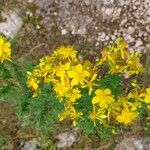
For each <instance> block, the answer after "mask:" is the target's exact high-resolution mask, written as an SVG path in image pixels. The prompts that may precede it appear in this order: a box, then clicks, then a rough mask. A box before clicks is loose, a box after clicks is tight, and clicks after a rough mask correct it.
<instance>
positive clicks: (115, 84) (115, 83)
mask: <svg viewBox="0 0 150 150" xmlns="http://www.w3.org/2000/svg"><path fill="white" fill-rule="evenodd" d="M98 86H99V87H100V88H104V89H105V88H109V89H110V90H111V92H112V94H113V95H114V96H115V98H117V97H118V96H120V95H121V94H122V87H121V76H120V75H119V74H107V75H106V76H104V78H102V79H100V80H99V83H98Z"/></svg>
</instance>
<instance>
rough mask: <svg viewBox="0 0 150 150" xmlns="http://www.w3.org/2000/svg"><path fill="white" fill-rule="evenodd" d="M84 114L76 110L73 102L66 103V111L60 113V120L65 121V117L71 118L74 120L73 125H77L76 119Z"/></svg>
mask: <svg viewBox="0 0 150 150" xmlns="http://www.w3.org/2000/svg"><path fill="white" fill-rule="evenodd" d="M82 115H83V114H82V113H81V112H76V110H75V108H74V107H73V105H72V104H70V103H69V104H66V106H65V111H64V112H63V113H62V114H59V115H58V117H59V121H63V120H64V119H67V118H69V119H71V120H72V122H73V126H76V120H77V119H78V118H80V117H81V116H82Z"/></svg>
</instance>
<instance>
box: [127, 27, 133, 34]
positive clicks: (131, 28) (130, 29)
mask: <svg viewBox="0 0 150 150" xmlns="http://www.w3.org/2000/svg"><path fill="white" fill-rule="evenodd" d="M134 31H135V28H134V27H132V26H129V27H128V29H127V33H128V34H132V33H134Z"/></svg>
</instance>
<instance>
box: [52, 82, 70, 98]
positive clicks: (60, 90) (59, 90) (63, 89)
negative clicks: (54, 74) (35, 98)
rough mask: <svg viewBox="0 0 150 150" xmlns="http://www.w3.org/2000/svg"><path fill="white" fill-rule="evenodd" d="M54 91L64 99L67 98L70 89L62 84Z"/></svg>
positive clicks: (56, 86)
mask: <svg viewBox="0 0 150 150" xmlns="http://www.w3.org/2000/svg"><path fill="white" fill-rule="evenodd" d="M54 90H55V92H56V93H57V94H58V95H59V96H61V97H64V96H66V94H67V92H68V90H69V87H68V86H67V85H66V84H65V83H64V82H60V83H56V84H55V85H54Z"/></svg>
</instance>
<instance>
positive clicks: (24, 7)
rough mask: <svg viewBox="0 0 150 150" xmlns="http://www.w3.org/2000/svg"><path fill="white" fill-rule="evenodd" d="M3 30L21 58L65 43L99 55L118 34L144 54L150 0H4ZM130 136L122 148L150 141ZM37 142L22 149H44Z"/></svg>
mask: <svg viewBox="0 0 150 150" xmlns="http://www.w3.org/2000/svg"><path fill="white" fill-rule="evenodd" d="M0 33H1V34H4V35H5V36H7V37H8V38H10V39H11V41H12V43H13V53H14V54H15V57H16V58H17V59H18V60H21V59H22V58H23V59H26V57H30V58H33V60H35V61H37V60H38V58H40V57H41V56H43V55H44V54H47V53H49V52H51V50H53V49H54V48H56V47H57V46H60V45H62V44H63V45H65V44H71V45H74V46H75V47H77V48H78V49H79V50H80V52H81V55H82V56H84V57H91V56H92V57H91V58H92V59H95V57H96V53H97V51H98V50H100V49H101V48H102V47H104V46H105V45H107V44H108V43H112V42H114V40H115V38H116V37H122V38H124V39H125V40H126V41H127V42H128V50H129V51H131V52H132V51H138V52H141V53H142V54H144V53H146V51H147V49H148V48H150V43H149V38H150V0H64V1H62V0H24V1H22V0H0ZM2 115H3V114H2ZM4 115H6V114H4ZM0 119H1V118H0ZM0 123H1V122H0ZM0 127H1V126H0ZM10 131H11V130H10ZM11 132H12V131H11ZM15 134H16V133H15ZM63 134H64V133H63ZM64 136H66V135H65V134H64ZM58 137H61V136H58ZM70 137H71V139H74V138H75V137H73V136H72V135H70ZM126 139H127V137H125V139H124V140H123V141H122V142H121V141H120V143H117V146H116V150H124V149H125V150H130V149H131V150H134V149H137V150H148V149H149V147H150V143H149V141H150V140H149V139H148V138H146V139H141V137H140V138H139V137H135V136H133V137H132V136H130V138H129V139H131V140H126ZM69 140H70V139H69ZM60 141H61V139H60ZM74 141H75V139H74ZM147 141H148V142H147ZM65 142H66V141H65ZM33 143H34V144H35V145H38V144H39V143H38V142H37V141H36V140H35V139H33V140H31V141H30V140H29V142H28V143H27V142H24V143H23V144H22V145H21V146H22V150H27V149H28V150H29V147H28V146H30V148H31V147H34V148H33V149H32V150H37V149H40V148H39V147H38V146H37V147H36V146H35V145H34V144H33ZM73 143H74V142H73ZM124 143H125V144H124ZM131 143H132V144H131ZM143 143H144V145H142V144H143ZM63 144H64V143H59V144H58V145H63ZM67 144H68V143H67ZM138 144H139V145H140V146H139V145H138ZM137 145H138V146H137ZM141 145H142V146H141ZM148 146H149V147H148ZM104 149H107V147H105V146H104Z"/></svg>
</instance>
